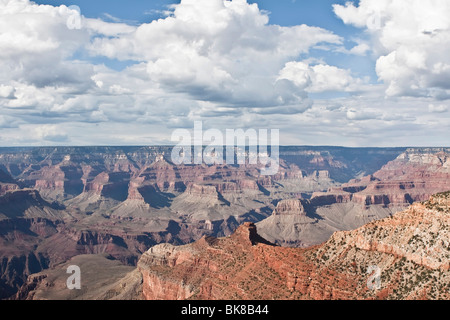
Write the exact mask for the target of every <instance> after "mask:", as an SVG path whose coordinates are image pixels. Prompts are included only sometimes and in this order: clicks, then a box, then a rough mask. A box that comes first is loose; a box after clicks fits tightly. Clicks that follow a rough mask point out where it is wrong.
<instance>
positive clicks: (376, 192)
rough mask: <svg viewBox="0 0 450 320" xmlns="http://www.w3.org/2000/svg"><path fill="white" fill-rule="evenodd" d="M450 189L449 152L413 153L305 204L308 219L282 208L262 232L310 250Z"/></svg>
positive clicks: (262, 225) (264, 223) (261, 227)
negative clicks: (335, 234) (339, 233)
mask: <svg viewBox="0 0 450 320" xmlns="http://www.w3.org/2000/svg"><path fill="white" fill-rule="evenodd" d="M449 189H450V153H449V150H448V149H445V148H434V149H408V150H407V151H406V152H404V153H402V154H400V155H399V156H398V157H397V158H396V159H395V160H393V161H390V162H388V163H387V164H386V165H384V166H383V167H382V168H381V169H380V170H378V171H376V172H374V173H373V174H371V175H368V176H365V177H362V178H359V179H353V180H351V181H349V182H348V183H344V184H342V185H341V186H335V187H331V188H329V189H328V190H327V191H325V192H315V193H314V194H313V195H312V197H311V199H302V200H301V201H302V203H303V207H304V210H303V211H304V212H306V214H305V216H306V218H300V217H299V216H298V214H295V210H294V211H289V210H285V209H282V208H277V209H276V210H275V211H274V212H273V214H272V215H271V216H270V217H268V218H267V219H265V220H263V221H261V222H259V223H258V229H259V230H260V233H261V234H262V235H263V236H264V237H266V238H267V239H268V240H270V241H272V242H275V243H277V244H281V245H286V246H299V247H301V246H303V247H307V246H310V245H316V244H319V243H322V242H324V241H326V240H327V239H328V238H329V237H330V236H331V234H332V233H333V232H335V231H338V230H351V229H355V228H358V227H360V226H362V225H364V224H366V223H368V222H370V221H373V220H378V219H382V218H385V217H388V216H391V215H392V214H394V213H396V212H398V211H401V210H403V209H405V208H407V207H408V206H410V205H411V204H412V203H415V202H421V201H425V200H427V199H428V198H429V197H430V196H431V195H432V194H434V193H438V192H442V191H445V190H449ZM292 201H294V202H295V201H300V200H298V199H293V200H292ZM279 210H281V211H283V212H284V214H283V215H280V214H279V213H278V212H277V211H279Z"/></svg>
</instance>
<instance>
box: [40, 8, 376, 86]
mask: <svg viewBox="0 0 450 320" xmlns="http://www.w3.org/2000/svg"><path fill="white" fill-rule="evenodd" d="M35 2H36V3H39V4H50V5H53V6H60V5H66V6H70V5H77V6H79V7H80V9H81V13H82V14H83V15H84V16H86V17H89V18H98V19H102V20H105V21H110V22H115V19H118V20H120V21H123V22H125V23H128V24H134V25H140V24H142V23H149V22H151V21H152V20H155V19H159V18H164V17H165V16H164V14H163V13H162V12H163V11H166V10H168V8H169V7H170V6H171V5H173V4H177V3H179V1H163V0H156V1H154V0H152V1H145V0H129V1H124V0H95V1H89V0H73V1H60V0H39V1H35ZM248 2H249V3H256V4H258V6H259V8H260V9H261V10H266V11H268V12H270V14H269V17H270V23H272V24H277V25H280V26H295V25H300V24H306V25H310V26H316V27H320V28H324V29H327V30H333V32H334V33H336V34H338V35H340V36H342V37H343V38H344V39H345V43H344V45H345V46H346V47H347V48H351V47H352V46H354V44H355V43H354V42H353V40H352V39H354V38H358V37H361V36H363V32H362V31H361V29H358V28H355V27H352V26H349V25H345V24H344V23H343V22H342V20H341V19H339V18H338V17H337V16H336V14H335V13H334V12H333V10H332V6H333V4H341V5H344V4H345V3H346V2H348V0H319V1H311V0H277V1H275V0H262V1H248ZM321 55H322V56H323V57H324V58H326V59H327V61H329V62H330V63H333V64H334V65H336V66H339V67H342V68H353V69H355V71H356V72H359V73H361V74H365V75H369V76H370V77H372V79H375V73H374V63H375V61H374V59H372V58H371V57H369V56H365V57H357V58H355V57H347V56H346V55H343V54H337V53H333V54H328V53H324V52H322V53H321ZM91 61H94V62H96V63H99V62H103V63H106V64H107V65H108V66H110V67H112V68H115V69H123V68H124V67H125V66H128V65H130V64H131V62H121V61H117V60H109V59H104V58H103V59H95V60H91Z"/></svg>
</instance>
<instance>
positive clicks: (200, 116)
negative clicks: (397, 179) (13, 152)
mask: <svg viewBox="0 0 450 320" xmlns="http://www.w3.org/2000/svg"><path fill="white" fill-rule="evenodd" d="M74 5H75V6H76V7H74ZM78 8H79V9H78ZM449 52H450V1H448V0H360V1H353V2H351V1H349V2H347V1H340V0H335V1H331V0H318V1H307V0H277V1H275V0H260V1H250V0H247V1H246V0H232V1H223V0H181V2H180V1H169V0H155V1H144V0H131V1H119V0H96V1H88V0H80V1H76V0H73V1H52V0H42V1H41V0H39V1H35V2H32V1H29V0H0V146H35V145H36V146H37V145H148V144H168V143H172V142H171V141H170V139H171V135H172V132H173V131H174V130H175V129H178V128H187V129H190V128H193V124H194V121H203V126H204V128H205V129H208V128H215V129H219V130H223V131H224V132H225V129H227V128H229V129H239V128H243V129H248V128H254V129H260V128H262V129H280V143H281V144H282V145H340V146H352V147H363V146H447V147H449V146H450V138H449V129H450V54H449Z"/></svg>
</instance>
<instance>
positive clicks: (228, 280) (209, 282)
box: [138, 193, 450, 300]
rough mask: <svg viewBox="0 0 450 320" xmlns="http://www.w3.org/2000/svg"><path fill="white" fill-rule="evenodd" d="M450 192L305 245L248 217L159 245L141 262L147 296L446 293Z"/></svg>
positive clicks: (320, 296)
mask: <svg viewBox="0 0 450 320" xmlns="http://www.w3.org/2000/svg"><path fill="white" fill-rule="evenodd" d="M449 225H450V196H449V193H446V194H438V195H435V196H433V197H432V198H431V199H430V200H429V201H427V202H424V203H418V204H414V205H413V206H411V207H410V208H409V209H407V210H405V211H403V212H399V213H397V214H395V215H394V216H393V217H389V218H386V219H383V220H380V221H375V222H371V223H369V224H367V225H365V226H363V227H361V228H359V229H356V230H354V231H341V232H336V233H334V234H333V236H332V237H331V238H330V239H329V240H328V241H327V242H325V243H324V244H322V245H319V246H315V247H312V248H308V249H299V248H285V247H277V246H274V245H272V244H271V243H269V242H267V241H266V240H264V239H263V238H261V237H260V236H259V235H258V233H257V232H256V226H255V225H254V224H252V223H245V224H244V225H242V226H241V227H239V229H237V231H236V232H235V233H234V234H233V235H231V236H230V237H226V238H218V239H217V238H211V237H204V238H202V239H201V240H199V241H197V242H195V243H193V244H189V245H184V246H179V247H175V246H172V245H169V244H161V245H157V246H155V247H153V248H151V249H150V250H149V251H147V252H146V253H144V254H143V255H142V257H141V259H140V260H139V263H138V269H139V270H140V272H141V273H142V277H143V297H144V298H145V299H205V300H211V299H212V300H216V299H220V300H222V299H252V300H253V299H326V300H328V299H449V298H450V293H449V289H450V287H449V283H450V273H449V267H450V266H449V261H450V247H449V242H448V241H449V240H448V239H450V237H449V236H450V234H449V232H450V230H449Z"/></svg>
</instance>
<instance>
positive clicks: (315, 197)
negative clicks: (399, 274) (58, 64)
mask: <svg viewBox="0 0 450 320" xmlns="http://www.w3.org/2000/svg"><path fill="white" fill-rule="evenodd" d="M170 150H171V148H170V147H163V146H161V147H55V148H50V147H41V148H0V262H1V263H0V298H1V299H5V298H11V297H19V298H20V297H22V298H23V297H24V296H27V295H26V294H24V293H23V292H22V295H19V296H17V294H18V292H20V290H23V287H27V285H29V280H30V279H29V278H30V277H32V276H33V275H35V274H39V273H40V272H47V271H50V270H55V268H58V266H62V265H64V263H68V262H69V261H71V259H76V258H77V257H80V256H81V257H84V258H83V259H84V260H83V261H85V260H86V261H87V260H89V256H92V257H99V256H100V257H101V258H98V259H99V260H98V261H100V260H101V261H103V262H105V261H106V262H105V263H106V264H108V263H109V262H111V261H115V262H117V263H120V264H122V265H124V266H127V267H135V266H136V265H138V261H140V259H142V257H143V256H144V254H145V253H146V252H147V251H148V250H149V248H154V246H155V245H158V244H166V245H175V246H180V245H188V244H192V243H195V241H201V239H204V237H205V236H206V237H215V238H216V237H219V238H220V237H228V236H231V235H234V234H235V231H236V230H239V229H238V228H239V226H241V225H242V224H244V223H253V224H255V225H256V227H257V228H258V233H259V234H260V235H261V237H262V238H265V239H267V242H269V241H270V242H272V243H274V244H277V245H282V246H283V247H304V248H308V247H311V246H315V245H319V244H321V243H324V242H325V241H327V240H329V239H330V237H331V236H332V235H333V234H334V232H336V231H341V230H353V229H356V228H359V227H361V226H362V225H365V224H367V223H370V222H371V221H374V220H379V219H383V218H386V217H390V216H392V215H393V214H395V213H396V212H399V211H401V210H403V209H405V208H406V207H408V206H409V205H410V204H411V203H414V202H417V201H424V200H426V199H428V197H429V196H430V195H432V194H434V193H437V192H442V191H446V190H450V185H449V184H448V182H449V179H448V178H449V160H448V159H449V153H450V150H449V149H446V148H433V149H421V148H415V149H407V148H361V149H358V148H356V149H353V148H339V147H280V170H279V172H278V173H277V174H276V175H273V176H263V175H261V174H260V168H258V166H256V165H250V164H242V165H225V164H221V165H174V164H173V163H172V162H171V161H170V154H171V152H170ZM208 239H209V238H208ZM102 255H107V256H108V259H105V258H103V256H102ZM98 265H102V263H100V262H98ZM38 278H39V277H38ZM38 278H34V280H32V281H31V282H32V283H35V282H36V281H37V280H36V279H38ZM132 278H133V279H137V278H136V277H132ZM26 291H27V290H25V292H26ZM104 294H105V293H104ZM37 297H40V295H37V296H36V298H37Z"/></svg>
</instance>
